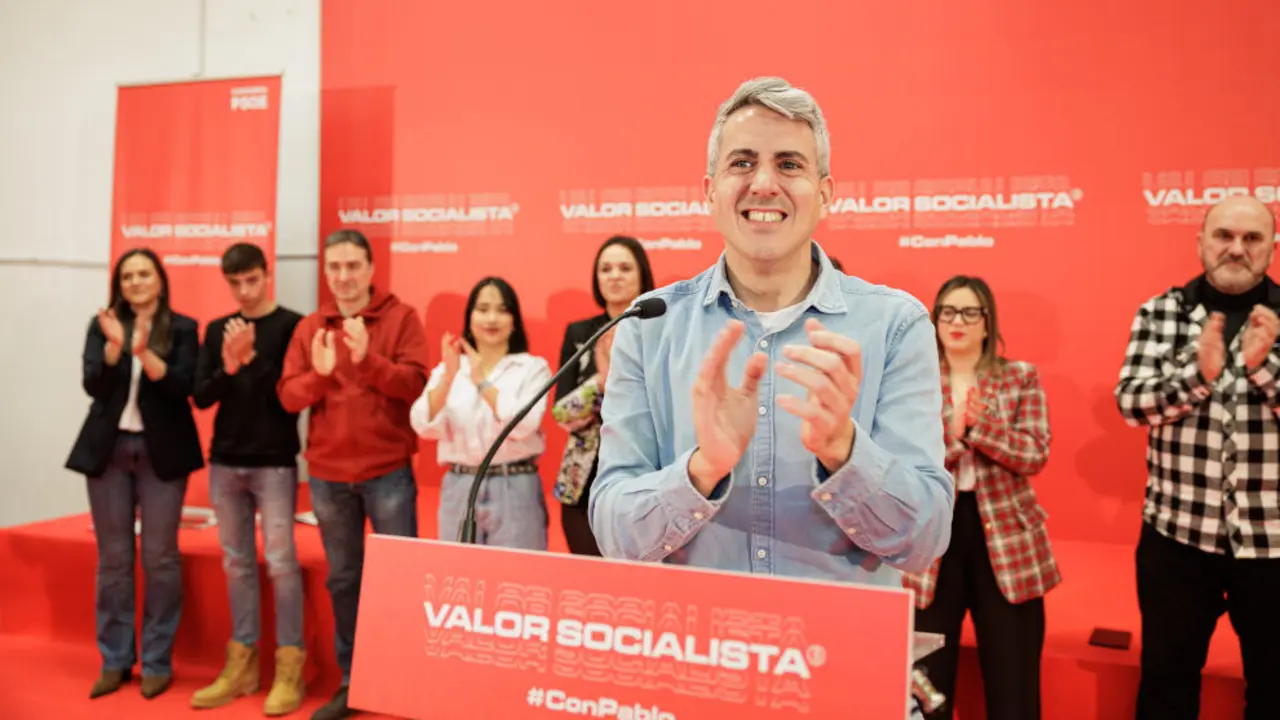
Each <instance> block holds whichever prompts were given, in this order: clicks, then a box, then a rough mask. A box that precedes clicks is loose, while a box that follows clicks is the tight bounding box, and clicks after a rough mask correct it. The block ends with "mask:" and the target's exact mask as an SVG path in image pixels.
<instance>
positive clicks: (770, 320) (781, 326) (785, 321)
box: [756, 303, 805, 335]
mask: <svg viewBox="0 0 1280 720" xmlns="http://www.w3.org/2000/svg"><path fill="white" fill-rule="evenodd" d="M804 308H805V305H804V303H796V304H795V305H792V306H791V307H785V308H782V309H781V310H774V311H773V312H757V313H756V316H757V317H759V318H760V324H761V325H763V326H764V334H765V335H771V334H773V333H776V332H781V331H783V330H785V329H786V328H787V327H788V326H790V325H791V323H793V322H795V321H796V318H798V317H800V316H801V315H803V314H804Z"/></svg>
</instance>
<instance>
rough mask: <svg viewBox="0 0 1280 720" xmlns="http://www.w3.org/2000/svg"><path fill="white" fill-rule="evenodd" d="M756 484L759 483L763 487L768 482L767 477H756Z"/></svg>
mask: <svg viewBox="0 0 1280 720" xmlns="http://www.w3.org/2000/svg"><path fill="white" fill-rule="evenodd" d="M756 484H757V485H759V486H760V487H764V486H766V485H768V484H769V478H767V477H759V478H756Z"/></svg>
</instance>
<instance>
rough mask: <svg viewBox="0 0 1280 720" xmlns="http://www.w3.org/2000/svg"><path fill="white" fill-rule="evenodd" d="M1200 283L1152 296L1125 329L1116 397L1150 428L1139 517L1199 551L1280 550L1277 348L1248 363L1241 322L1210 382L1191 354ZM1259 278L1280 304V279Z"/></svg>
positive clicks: (1279, 553)
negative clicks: (1126, 340)
mask: <svg viewBox="0 0 1280 720" xmlns="http://www.w3.org/2000/svg"><path fill="white" fill-rule="evenodd" d="M1204 282H1206V281H1205V280H1204V279H1203V276H1201V277H1198V278H1196V279H1195V280H1192V281H1191V282H1190V283H1188V284H1187V285H1186V286H1185V287H1181V288H1172V289H1170V290H1169V291H1168V292H1165V293H1164V294H1162V295H1157V296H1156V297H1153V298H1151V299H1150V300H1148V301H1147V302H1146V303H1144V304H1143V305H1142V307H1141V308H1139V309H1138V314H1137V317H1135V318H1134V320H1133V327H1132V328H1131V330H1130V333H1129V345H1128V348H1127V349H1126V350H1125V358H1124V367H1123V368H1121V370H1120V380H1119V382H1118V383H1117V384H1116V388H1115V396H1116V402H1117V404H1118V405H1119V408H1120V413H1121V415H1123V417H1124V420H1125V422H1126V423H1128V424H1129V425H1131V426H1134V427H1139V426H1147V427H1149V428H1150V432H1149V437H1148V441H1147V492H1146V500H1145V502H1144V504H1143V510H1142V516H1143V519H1144V520H1145V521H1146V522H1148V523H1150V524H1151V525H1152V527H1154V528H1155V529H1156V531H1158V532H1159V533H1161V534H1162V535H1165V536H1166V537H1169V538H1172V539H1174V540H1177V541H1178V542H1181V543H1183V544H1186V545H1190V546H1192V547H1196V548H1199V549H1201V550H1204V551H1205V552H1210V553H1217V554H1231V555H1234V556H1235V557H1239V558H1264V559H1265V558H1280V420H1278V418H1277V414H1278V413H1280V393H1278V392H1277V378H1280V353H1278V352H1277V348H1276V347H1273V348H1272V350H1271V352H1270V353H1269V354H1268V355H1267V359H1266V361H1265V362H1263V364H1262V365H1260V366H1258V367H1257V368H1256V369H1254V370H1252V371H1249V370H1248V369H1246V368H1245V366H1244V359H1243V357H1242V355H1241V353H1240V345H1241V340H1242V339H1243V337H1244V331H1243V328H1242V329H1241V332H1239V333H1237V334H1236V336H1235V337H1234V338H1232V339H1231V340H1230V342H1229V344H1228V348H1227V363H1226V367H1225V368H1224V369H1223V371H1222V374H1221V375H1220V376H1219V377H1218V379H1217V381H1216V382H1214V383H1212V384H1210V383H1207V382H1206V381H1205V379H1204V377H1203V376H1201V374H1200V369H1199V363H1198V360H1197V357H1196V349H1197V344H1198V339H1199V337H1200V331H1201V329H1202V328H1203V327H1204V322H1205V320H1206V319H1207V318H1208V317H1209V313H1208V311H1207V310H1206V309H1205V307H1204V305H1203V303H1202V300H1201V297H1202V294H1203V290H1202V287H1203V283H1204ZM1265 282H1267V284H1268V294H1267V304H1268V305H1269V306H1271V307H1272V308H1273V309H1280V286H1277V285H1276V284H1275V283H1274V282H1272V281H1271V280H1270V279H1269V278H1268V279H1267V280H1266V281H1265Z"/></svg>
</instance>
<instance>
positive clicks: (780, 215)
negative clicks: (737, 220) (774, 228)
mask: <svg viewBox="0 0 1280 720" xmlns="http://www.w3.org/2000/svg"><path fill="white" fill-rule="evenodd" d="M742 217H744V218H746V219H747V220H749V221H751V222H759V223H777V222H782V221H783V220H786V219H787V214H786V213H784V212H782V211H781V210H743V211H742Z"/></svg>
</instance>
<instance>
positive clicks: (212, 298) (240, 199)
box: [104, 76, 280, 506]
mask: <svg viewBox="0 0 1280 720" xmlns="http://www.w3.org/2000/svg"><path fill="white" fill-rule="evenodd" d="M279 121H280V78H279V77H278V76H276V77H260V78H236V79H232V80H211V81H192V82H180V83H172V84H164V85H146V86H137V87H124V88H120V91H119V94H118V98H117V107H116V148H115V185H114V202H113V205H112V214H111V262H112V264H113V265H114V263H115V262H116V259H117V258H119V257H120V255H122V254H123V253H124V252H125V251H127V250H129V249H131V248H134V247H150V248H151V249H152V250H154V251H155V252H156V254H157V255H159V256H160V260H161V262H162V263H164V265H165V271H166V272H167V273H168V275H169V287H170V291H171V297H170V304H171V305H172V307H173V308H174V310H175V311H177V312H180V313H182V314H184V315H189V316H191V317H194V318H195V319H196V320H197V321H199V323H200V329H201V333H202V334H203V332H204V327H205V325H206V324H207V323H208V322H209V321H210V320H212V319H214V318H216V317H219V316H221V315H225V314H227V313H229V312H233V311H234V310H235V309H236V304H235V301H234V300H232V298H231V295H230V293H229V292H228V291H227V285H226V283H225V282H224V281H223V279H222V270H221V266H220V261H221V258H222V253H223V251H224V250H226V248H227V247H228V246H230V245H232V244H233V243H236V242H242V241H243V242H252V243H256V244H257V245H258V246H260V247H261V248H262V249H263V251H264V252H265V253H266V255H267V258H268V262H269V264H271V265H272V270H274V265H275V263H274V260H275V255H276V230H275V220H276V147H277V141H278V138H279ZM104 304H105V301H104ZM197 423H198V425H199V426H200V437H201V440H202V442H203V444H204V446H205V449H206V450H207V449H208V445H209V442H210V441H211V440H212V438H213V412H212V411H208V412H201V413H198V414H197ZM208 497H209V493H208V482H207V479H206V473H204V472H200V473H197V474H196V476H194V477H192V478H191V484H190V485H189V489H188V491H187V504H188V505H196V506H208V504H209V501H208Z"/></svg>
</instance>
